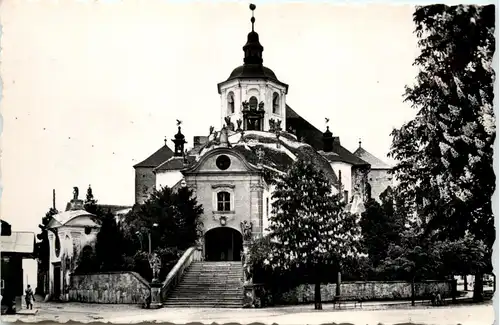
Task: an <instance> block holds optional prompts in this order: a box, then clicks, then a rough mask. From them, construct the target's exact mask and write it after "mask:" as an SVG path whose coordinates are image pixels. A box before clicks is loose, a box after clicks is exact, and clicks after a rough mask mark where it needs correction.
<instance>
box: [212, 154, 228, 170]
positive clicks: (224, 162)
mask: <svg viewBox="0 0 500 325" xmlns="http://www.w3.org/2000/svg"><path fill="white" fill-rule="evenodd" d="M215 164H216V165H217V168H219V169H220V170H226V169H228V168H229V166H231V159H229V157H228V156H226V155H220V156H219V157H217V160H216V161H215Z"/></svg>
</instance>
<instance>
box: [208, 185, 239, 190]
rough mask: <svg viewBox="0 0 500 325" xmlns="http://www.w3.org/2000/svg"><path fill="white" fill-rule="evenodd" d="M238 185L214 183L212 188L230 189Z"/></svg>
mask: <svg viewBox="0 0 500 325" xmlns="http://www.w3.org/2000/svg"><path fill="white" fill-rule="evenodd" d="M235 187H236V186H235V185H234V184H214V185H212V188H213V189H217V188H230V189H234V188H235Z"/></svg>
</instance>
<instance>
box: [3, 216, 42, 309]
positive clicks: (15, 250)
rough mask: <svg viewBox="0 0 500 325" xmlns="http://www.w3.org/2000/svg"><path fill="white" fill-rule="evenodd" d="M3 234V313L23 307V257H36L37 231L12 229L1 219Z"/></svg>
mask: <svg viewBox="0 0 500 325" xmlns="http://www.w3.org/2000/svg"><path fill="white" fill-rule="evenodd" d="M1 223H2V236H0V244H1V250H2V257H1V259H2V265H1V274H0V276H1V280H0V287H1V295H2V298H1V299H2V313H3V311H4V310H7V312H15V311H16V310H20V309H21V308H22V296H23V294H24V284H23V259H25V258H32V259H33V258H35V257H34V249H35V233H33V232H24V231H4V229H9V230H10V225H9V224H8V223H7V222H5V221H3V220H2V221H1Z"/></svg>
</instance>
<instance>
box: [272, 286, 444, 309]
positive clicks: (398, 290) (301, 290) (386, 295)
mask: <svg viewBox="0 0 500 325" xmlns="http://www.w3.org/2000/svg"><path fill="white" fill-rule="evenodd" d="M336 287H337V285H336V284H324V285H322V286H321V300H322V301H333V297H334V296H335V290H336ZM434 289H437V290H438V291H439V292H440V293H441V295H442V296H443V297H451V294H452V290H453V283H452V282H451V281H449V282H448V281H425V282H418V283H415V295H416V297H417V299H418V298H422V297H425V296H427V295H429V294H430V293H432V292H433V291H434ZM340 294H341V295H343V296H353V297H357V298H363V299H364V300H407V299H410V298H411V283H409V282H403V281H356V282H343V283H342V284H341V285H340ZM311 302H314V285H313V284H309V285H301V286H299V287H297V288H295V289H293V290H290V291H288V292H286V293H284V294H283V295H281V299H280V303H283V304H296V303H311Z"/></svg>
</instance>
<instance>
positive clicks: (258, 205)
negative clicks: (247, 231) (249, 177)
mask: <svg viewBox="0 0 500 325" xmlns="http://www.w3.org/2000/svg"><path fill="white" fill-rule="evenodd" d="M263 195H264V186H262V184H260V182H259V183H257V184H251V185H250V204H251V206H250V220H251V222H252V224H253V229H252V233H253V236H254V238H256V237H261V236H262V227H263V219H262V217H263V202H262V201H263Z"/></svg>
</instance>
